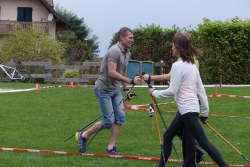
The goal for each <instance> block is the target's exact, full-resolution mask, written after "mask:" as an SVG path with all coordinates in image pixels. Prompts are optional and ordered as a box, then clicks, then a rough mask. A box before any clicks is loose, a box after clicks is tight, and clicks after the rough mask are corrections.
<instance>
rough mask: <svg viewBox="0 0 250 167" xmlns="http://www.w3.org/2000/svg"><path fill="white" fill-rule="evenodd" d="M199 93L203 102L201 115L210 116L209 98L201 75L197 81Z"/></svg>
mask: <svg viewBox="0 0 250 167" xmlns="http://www.w3.org/2000/svg"><path fill="white" fill-rule="evenodd" d="M197 95H198V98H199V100H200V103H201V113H200V115H201V116H202V117H208V112H209V106H208V99H207V95H206V91H205V89H204V86H203V84H202V81H201V78H200V76H199V78H198V82H197Z"/></svg>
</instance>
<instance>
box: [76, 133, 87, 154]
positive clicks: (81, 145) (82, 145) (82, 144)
mask: <svg viewBox="0 0 250 167" xmlns="http://www.w3.org/2000/svg"><path fill="white" fill-rule="evenodd" d="M75 138H76V140H77V147H78V150H79V151H80V152H81V153H85V152H86V143H87V139H86V138H83V137H82V132H76V134H75Z"/></svg>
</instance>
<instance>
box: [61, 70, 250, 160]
mask: <svg viewBox="0 0 250 167" xmlns="http://www.w3.org/2000/svg"><path fill="white" fill-rule="evenodd" d="M142 75H144V73H142ZM150 82H151V79H150V78H149V79H148V82H147V84H148V87H149V88H153V87H152V85H151V84H150ZM133 87H134V84H133V85H132V87H131V88H130V89H129V90H128V91H127V93H126V94H125V96H124V97H123V99H122V100H121V101H120V103H119V105H120V104H121V103H122V102H124V101H125V100H126V99H127V97H128V95H129V94H130V92H131V90H132V88H133ZM132 95H133V96H135V94H132ZM152 103H153V107H154V110H155V111H158V112H159V114H160V117H161V119H162V122H163V124H164V127H165V129H166V130H167V126H166V124H165V121H164V120H163V117H162V114H161V112H160V109H159V106H158V105H157V103H156V100H155V98H154V97H152ZM115 110H116V109H114V110H113V111H112V113H111V114H110V116H109V117H108V119H109V118H110V117H111V116H112V114H113V113H114V111H115ZM102 116H103V115H101V116H99V117H98V118H96V119H95V120H93V121H91V122H90V123H89V124H87V125H86V126H85V127H83V128H82V129H80V130H79V131H78V132H80V131H82V130H84V129H85V128H87V127H88V126H90V125H91V124H92V123H94V122H96V121H97V120H98V119H100V118H101V117H102ZM203 123H204V122H203ZM204 124H205V125H207V126H208V127H209V128H210V129H211V130H213V131H214V132H215V133H216V134H217V135H218V136H219V137H221V138H222V139H223V140H224V141H225V142H226V143H227V144H229V145H230V146H231V147H232V148H233V149H234V150H235V151H236V152H237V153H239V154H240V155H241V156H242V157H243V158H244V159H246V160H247V161H248V162H250V160H249V159H248V158H247V157H246V156H245V155H243V154H242V153H241V152H240V151H239V150H238V149H237V148H235V147H234V146H233V145H232V144H231V143H230V142H229V141H228V140H226V139H225V138H224V137H223V136H222V135H221V134H219V132H217V131H216V130H215V129H214V128H213V127H212V126H211V125H209V124H208V123H204ZM156 125H157V131H158V137H159V141H160V147H161V152H162V157H163V160H164V164H165V163H166V160H165V156H164V152H163V146H162V139H161V134H160V127H159V122H158V117H157V114H156ZM102 126H103V125H102ZM102 126H101V127H100V128H99V129H98V131H97V132H96V133H95V135H94V136H93V137H92V138H91V140H90V141H89V143H87V145H86V147H87V146H88V145H89V144H90V142H91V141H92V140H93V139H94V137H95V136H96V135H97V134H98V133H99V131H100V130H101V128H102ZM74 135H75V134H73V135H71V136H70V137H69V138H67V139H66V140H65V141H64V142H66V141H68V140H69V139H70V138H72V137H73V136H74ZM172 145H173V148H174V150H175V153H176V155H177V158H178V159H179V162H180V158H179V156H178V153H177V151H176V148H175V146H174V144H172ZM180 163H181V162H180Z"/></svg>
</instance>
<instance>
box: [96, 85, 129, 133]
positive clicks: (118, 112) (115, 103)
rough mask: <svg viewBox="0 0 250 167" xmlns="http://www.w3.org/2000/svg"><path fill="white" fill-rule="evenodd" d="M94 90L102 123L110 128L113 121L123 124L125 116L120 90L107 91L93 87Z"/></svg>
mask: <svg viewBox="0 0 250 167" xmlns="http://www.w3.org/2000/svg"><path fill="white" fill-rule="evenodd" d="M94 91H95V95H96V97H97V99H98V102H99V104H100V107H101V110H102V115H103V117H104V118H103V120H102V121H101V122H102V125H103V126H104V127H105V128H106V129H109V130H110V129H111V128H112V126H113V124H114V123H116V124H121V125H122V124H125V123H126V116H125V112H124V107H123V101H122V95H121V92H120V90H117V91H113V92H108V91H103V90H100V89H98V88H96V87H95V88H94Z"/></svg>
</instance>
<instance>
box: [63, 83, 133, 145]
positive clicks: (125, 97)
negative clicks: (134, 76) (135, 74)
mask: <svg viewBox="0 0 250 167" xmlns="http://www.w3.org/2000/svg"><path fill="white" fill-rule="evenodd" d="M133 87H134V84H133V85H132V86H131V88H130V89H129V90H128V91H127V92H126V94H125V96H124V97H123V98H122V100H121V101H120V103H119V104H118V106H119V105H120V104H121V103H122V102H124V101H125V100H127V98H128V95H129V94H130V96H131V97H132V96H136V94H135V93H130V92H131V90H132V89H133ZM115 110H116V108H115V109H113V111H112V113H111V114H110V115H109V117H108V118H107V119H106V121H107V120H108V119H109V118H110V117H111V116H112V115H113V114H114V112H115ZM101 117H103V115H101V116H99V117H97V118H96V119H95V120H93V121H91V122H90V123H89V124H87V125H86V126H84V127H83V128H82V129H80V130H79V131H78V132H80V131H82V130H84V129H85V128H87V127H88V126H90V125H91V124H93V123H94V122H96V121H97V120H98V119H100V118H101ZM106 121H105V122H104V123H103V124H105V123H106ZM102 127H103V125H101V126H100V128H99V129H98V130H97V131H96V133H95V134H94V135H93V137H92V138H91V139H90V140H89V142H88V143H87V144H86V146H85V148H87V146H88V145H89V144H90V143H91V142H92V140H93V139H94V138H95V136H96V135H97V134H98V133H99V132H100V131H101V129H102ZM74 136H75V134H73V135H71V136H70V137H69V138H67V139H66V140H65V141H64V142H66V141H68V140H69V139H71V138H72V137H74Z"/></svg>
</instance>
